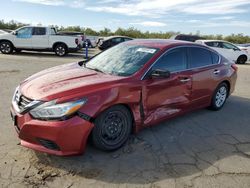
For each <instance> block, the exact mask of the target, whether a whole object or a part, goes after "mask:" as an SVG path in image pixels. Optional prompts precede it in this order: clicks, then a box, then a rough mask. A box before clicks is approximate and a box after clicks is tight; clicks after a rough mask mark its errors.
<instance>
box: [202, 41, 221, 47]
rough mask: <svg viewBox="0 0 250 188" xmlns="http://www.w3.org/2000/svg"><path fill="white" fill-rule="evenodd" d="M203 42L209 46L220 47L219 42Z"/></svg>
mask: <svg viewBox="0 0 250 188" xmlns="http://www.w3.org/2000/svg"><path fill="white" fill-rule="evenodd" d="M205 44H206V45H208V46H210V47H215V48H221V43H220V42H205Z"/></svg>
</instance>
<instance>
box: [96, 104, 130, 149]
mask: <svg viewBox="0 0 250 188" xmlns="http://www.w3.org/2000/svg"><path fill="white" fill-rule="evenodd" d="M94 124H95V127H94V129H93V132H92V140H93V144H94V145H95V146H96V147H97V148H99V149H102V150H106V151H111V150H116V149H118V148H120V147H121V146H122V145H123V144H124V143H125V142H126V141H127V140H128V138H129V135H130V133H131V130H132V117H131V114H130V112H129V111H128V110H127V108H126V107H124V106H120V105H117V106H113V107H111V108H109V109H108V110H106V111H104V112H103V113H102V114H101V115H100V116H99V117H97V118H96V120H95V122H94Z"/></svg>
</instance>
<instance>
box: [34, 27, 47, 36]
mask: <svg viewBox="0 0 250 188" xmlns="http://www.w3.org/2000/svg"><path fill="white" fill-rule="evenodd" d="M33 35H46V28H44V27H34V28H33Z"/></svg>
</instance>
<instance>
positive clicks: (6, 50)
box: [0, 43, 11, 53]
mask: <svg viewBox="0 0 250 188" xmlns="http://www.w3.org/2000/svg"><path fill="white" fill-rule="evenodd" d="M0 50H1V52H3V53H10V50H11V47H10V45H9V44H8V43H2V44H1V46H0Z"/></svg>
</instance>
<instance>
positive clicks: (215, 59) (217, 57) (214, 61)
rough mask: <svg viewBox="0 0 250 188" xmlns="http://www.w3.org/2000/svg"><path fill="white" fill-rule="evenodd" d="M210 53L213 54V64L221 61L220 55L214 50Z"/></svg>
mask: <svg viewBox="0 0 250 188" xmlns="http://www.w3.org/2000/svg"><path fill="white" fill-rule="evenodd" d="M210 53H211V55H212V61H213V64H217V63H218V62H219V59H220V57H219V55H218V54H216V53H214V52H210Z"/></svg>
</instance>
